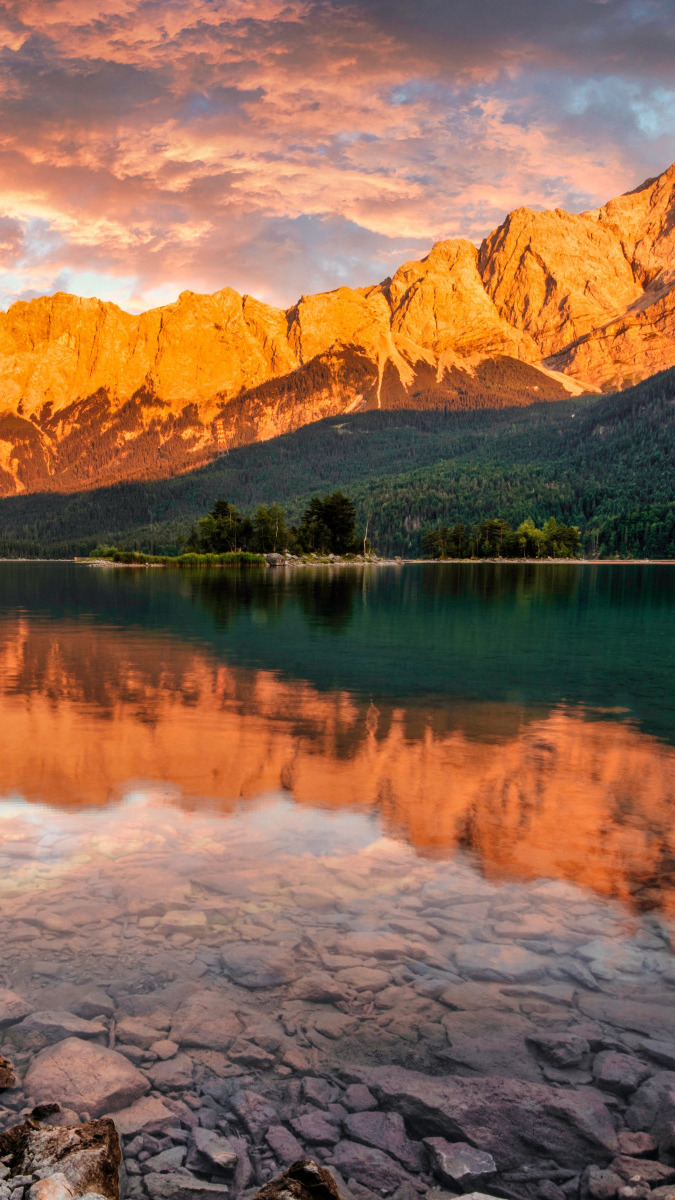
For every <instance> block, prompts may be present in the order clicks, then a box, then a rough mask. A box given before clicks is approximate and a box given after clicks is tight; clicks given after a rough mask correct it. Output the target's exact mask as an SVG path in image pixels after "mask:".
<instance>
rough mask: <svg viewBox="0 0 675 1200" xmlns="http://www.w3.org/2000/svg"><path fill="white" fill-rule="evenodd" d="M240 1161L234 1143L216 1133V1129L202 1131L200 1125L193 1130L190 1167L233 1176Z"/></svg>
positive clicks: (189, 1159)
mask: <svg viewBox="0 0 675 1200" xmlns="http://www.w3.org/2000/svg"><path fill="white" fill-rule="evenodd" d="M238 1161H239V1155H238V1154H237V1151H236V1150H235V1148H234V1146H233V1145H232V1142H231V1141H230V1140H229V1138H226V1137H223V1135H222V1133H216V1131H215V1129H202V1128H201V1126H199V1125H198V1126H197V1127H196V1128H195V1129H193V1131H192V1146H191V1148H190V1155H189V1158H188V1167H191V1168H192V1169H194V1170H198V1171H218V1172H222V1173H223V1174H226V1175H232V1174H233V1173H234V1171H235V1170H236V1168H237V1163H238Z"/></svg>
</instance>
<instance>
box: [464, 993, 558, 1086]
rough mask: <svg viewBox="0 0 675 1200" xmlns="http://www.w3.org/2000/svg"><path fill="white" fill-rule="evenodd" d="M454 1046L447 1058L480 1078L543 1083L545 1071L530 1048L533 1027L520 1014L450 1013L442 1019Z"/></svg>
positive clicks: (488, 1012)
mask: <svg viewBox="0 0 675 1200" xmlns="http://www.w3.org/2000/svg"><path fill="white" fill-rule="evenodd" d="M442 1022H443V1026H444V1027H445V1030H446V1031H447V1035H448V1040H449V1042H450V1046H449V1048H447V1049H444V1052H443V1058H444V1060H447V1061H448V1062H453V1063H457V1064H458V1065H459V1066H463V1067H470V1068H471V1069H472V1070H473V1071H475V1072H476V1073H477V1074H479V1075H504V1076H514V1077H516V1078H518V1079H532V1080H535V1081H536V1080H540V1079H541V1071H540V1068H539V1066H538V1064H537V1062H536V1061H535V1059H534V1057H533V1055H532V1054H531V1053H530V1052H529V1050H528V1048H527V1039H528V1035H529V1034H531V1033H532V1030H533V1025H532V1023H531V1022H530V1021H528V1020H527V1018H526V1017H523V1016H521V1015H520V1014H519V1013H512V1012H500V1011H497V1010H494V1009H492V1010H491V1009H485V1008H483V1009H480V1010H479V1011H478V1012H448V1013H444V1015H443V1018H442Z"/></svg>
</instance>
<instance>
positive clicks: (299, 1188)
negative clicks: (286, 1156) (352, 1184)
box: [253, 1158, 341, 1200]
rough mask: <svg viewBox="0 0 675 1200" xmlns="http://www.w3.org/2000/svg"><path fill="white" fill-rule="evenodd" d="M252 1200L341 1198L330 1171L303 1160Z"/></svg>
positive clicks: (310, 1161)
mask: <svg viewBox="0 0 675 1200" xmlns="http://www.w3.org/2000/svg"><path fill="white" fill-rule="evenodd" d="M253 1200H341V1197H340V1193H339V1191H338V1188H337V1184H336V1182H335V1180H334V1179H333V1176H332V1175H331V1173H330V1171H327V1170H326V1168H325V1167H320V1166H319V1165H318V1163H315V1162H313V1161H312V1159H307V1158H305V1159H301V1160H300V1161H299V1162H295V1163H293V1165H292V1166H290V1167H289V1168H288V1170H287V1171H284V1173H283V1175H279V1176H277V1178H276V1179H272V1180H271V1181H270V1182H269V1183H266V1184H265V1186H264V1187H263V1188H261V1190H260V1191H259V1192H257V1193H256V1195H255V1196H254V1197H253Z"/></svg>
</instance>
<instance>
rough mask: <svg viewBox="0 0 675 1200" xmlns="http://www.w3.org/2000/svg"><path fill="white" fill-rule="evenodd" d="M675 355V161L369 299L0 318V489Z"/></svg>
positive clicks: (236, 300) (653, 365)
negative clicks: (587, 208)
mask: <svg viewBox="0 0 675 1200" xmlns="http://www.w3.org/2000/svg"><path fill="white" fill-rule="evenodd" d="M674 363H675V166H673V167H670V168H669V169H668V170H667V171H665V172H664V173H663V174H662V175H660V176H659V177H658V178H657V179H654V180H649V181H647V182H646V183H645V184H643V185H642V186H641V187H640V188H638V189H636V190H635V191H634V192H630V193H628V194H627V195H625V196H622V197H619V198H618V199H616V200H612V201H610V202H609V203H608V204H606V205H604V206H603V207H602V208H599V209H595V210H593V211H591V212H587V213H582V214H569V213H566V212H563V211H562V210H559V209H556V210H555V211H554V212H533V211H531V210H529V209H525V208H523V209H517V210H516V211H515V212H513V213H511V214H510V215H509V216H508V217H507V218H506V220H505V221H504V223H503V224H502V225H501V226H500V227H499V229H497V230H495V232H494V233H493V234H491V235H490V237H488V238H487V239H486V240H485V241H484V243H483V245H482V246H481V247H480V249H477V248H476V247H475V246H474V245H472V243H470V242H468V241H465V240H462V239H455V240H453V241H447V242H439V243H438V244H437V245H436V246H434V247H433V249H432V250H431V252H430V253H429V255H428V256H427V257H426V258H425V259H424V260H423V261H421V262H409V263H406V264H404V265H403V266H401V267H400V268H399V270H398V271H397V272H396V273H395V275H394V276H393V278H392V279H388V280H385V281H384V282H383V283H380V284H377V285H375V286H373V287H368V288H347V287H341V288H338V289H337V290H336V291H333V292H327V293H323V294H320V295H314V296H303V297H301V299H300V300H299V301H298V303H297V304H296V305H294V306H293V307H292V308H290V309H288V310H286V311H283V310H281V309H277V308H274V307H272V306H270V305H266V304H262V303H260V302H259V301H257V300H255V299H253V298H252V297H250V296H240V295H239V294H238V293H236V292H234V291H233V290H232V289H230V288H225V289H224V290H223V291H220V292H216V293H215V294H214V295H213V296H201V295H195V294H194V293H191V292H183V293H182V294H181V295H180V296H179V298H178V300H177V301H176V302H175V303H174V304H169V305H166V306H165V307H163V308H158V309H153V310H151V311H150V312H146V313H143V314H141V315H140V316H132V315H130V314H129V313H125V312H123V311H122V310H121V309H120V308H118V307H117V305H115V304H112V303H104V302H102V301H99V300H95V299H92V300H86V299H81V298H79V297H75V296H68V295H64V294H57V295H55V296H52V297H43V298H41V299H38V300H31V301H28V302H20V303H18V304H15V305H13V306H12V307H11V308H10V309H9V310H8V312H6V313H1V314H0V494H1V495H11V494H14V493H17V492H25V491H29V492H30V491H36V490H56V491H72V490H77V489H81V488H86V487H95V486H97V485H100V484H102V483H106V482H113V481H116V480H119V479H130V478H156V477H160V476H166V475H171V474H175V473H177V472H180V471H184V470H187V469H189V468H190V467H194V466H196V465H198V464H200V463H204V462H207V461H209V460H210V459H212V458H213V457H214V456H215V455H216V454H217V453H218V452H219V451H221V450H223V449H225V448H228V449H229V448H232V447H234V446H237V445H241V444H245V443H247V442H251V441H260V440H263V439H265V438H270V437H274V436H277V435H278V434H281V433H286V432H289V431H291V430H293V429H297V428H299V427H300V426H302V425H305V424H308V423H310V422H313V421H316V420H320V419H322V418H324V417H326V416H330V415H338V414H342V413H349V412H355V411H363V410H368V409H371V408H385V409H387V408H400V407H406V408H418V409H421V408H432V409H433V408H452V409H454V408H478V407H490V408H499V407H502V406H504V405H505V404H506V405H514V404H530V403H532V402H534V401H536V400H542V399H544V400H560V399H564V398H565V396H566V395H568V394H578V393H580V392H583V391H597V390H605V391H607V390H611V389H617V388H623V387H625V386H628V385H630V384H631V383H634V382H636V381H639V380H640V379H642V378H644V377H646V376H648V375H650V374H652V373H653V372H655V371H658V370H660V369H663V368H664V367H668V366H671V365H673V364H674Z"/></svg>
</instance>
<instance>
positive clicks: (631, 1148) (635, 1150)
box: [617, 1129, 658, 1158]
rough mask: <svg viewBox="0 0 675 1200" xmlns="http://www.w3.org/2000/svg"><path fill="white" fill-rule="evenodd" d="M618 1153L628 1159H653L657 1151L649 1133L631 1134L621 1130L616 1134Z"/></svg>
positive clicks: (627, 1130) (628, 1130) (629, 1131)
mask: <svg viewBox="0 0 675 1200" xmlns="http://www.w3.org/2000/svg"><path fill="white" fill-rule="evenodd" d="M617 1139H618V1142H619V1151H620V1152H621V1154H623V1155H626V1156H627V1157H628V1158H643V1157H645V1158H655V1157H656V1151H657V1149H658V1147H657V1145H656V1141H655V1140H654V1138H653V1137H652V1135H651V1133H632V1132H631V1130H630V1129H622V1130H620V1132H619V1133H618V1134H617Z"/></svg>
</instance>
